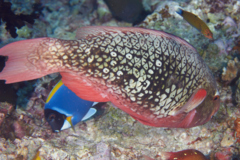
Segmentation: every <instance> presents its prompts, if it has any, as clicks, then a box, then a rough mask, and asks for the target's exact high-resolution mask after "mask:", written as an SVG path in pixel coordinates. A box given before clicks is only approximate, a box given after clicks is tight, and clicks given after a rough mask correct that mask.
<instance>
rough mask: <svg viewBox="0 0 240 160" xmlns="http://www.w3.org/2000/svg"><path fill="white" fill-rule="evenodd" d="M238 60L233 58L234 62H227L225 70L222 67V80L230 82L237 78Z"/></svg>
mask: <svg viewBox="0 0 240 160" xmlns="http://www.w3.org/2000/svg"><path fill="white" fill-rule="evenodd" d="M238 63H239V62H238V59H237V58H235V59H234V60H229V61H228V64H227V68H226V67H223V72H222V80H223V81H228V82H231V81H232V80H233V79H234V78H236V77H237V73H238V66H237V64H238Z"/></svg>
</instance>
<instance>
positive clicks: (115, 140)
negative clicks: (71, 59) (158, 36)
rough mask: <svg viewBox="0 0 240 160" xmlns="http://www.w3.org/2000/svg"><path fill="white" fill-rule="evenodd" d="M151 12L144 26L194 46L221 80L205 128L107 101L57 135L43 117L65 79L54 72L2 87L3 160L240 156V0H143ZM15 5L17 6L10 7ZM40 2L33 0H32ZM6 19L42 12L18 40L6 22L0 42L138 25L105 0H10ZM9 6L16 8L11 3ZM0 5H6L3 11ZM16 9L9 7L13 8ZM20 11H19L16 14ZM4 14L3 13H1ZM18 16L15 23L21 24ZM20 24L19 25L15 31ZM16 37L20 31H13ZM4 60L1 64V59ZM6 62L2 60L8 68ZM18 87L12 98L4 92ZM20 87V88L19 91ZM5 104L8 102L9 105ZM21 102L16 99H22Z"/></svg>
mask: <svg viewBox="0 0 240 160" xmlns="http://www.w3.org/2000/svg"><path fill="white" fill-rule="evenodd" d="M142 2H143V8H144V9H145V10H149V11H150V12H152V13H151V14H150V15H148V16H147V17H146V18H145V19H144V20H143V21H142V23H140V24H139V25H136V26H138V27H144V28H150V29H156V30H163V31H166V32H169V33H172V34H174V35H177V36H179V37H181V38H183V39H185V40H187V41H188V42H189V43H190V44H192V45H193V46H194V47H195V48H196V49H197V51H198V52H199V53H200V55H201V56H202V57H203V59H204V60H205V61H206V63H207V64H208V65H209V68H210V69H211V70H212V71H213V74H214V76H215V78H216V79H217V82H218V86H219V91H220V100H221V106H220V109H219V111H218V112H217V114H216V115H214V116H213V117H212V119H211V120H210V121H209V122H208V123H207V124H205V125H202V126H197V127H194V128H189V129H175V128H154V127H149V126H144V125H142V124H140V123H139V122H137V121H135V120H134V119H133V118H132V117H130V116H129V115H127V114H126V113H124V112H123V111H121V110H119V109H117V108H115V107H114V106H112V105H111V104H107V105H108V107H106V110H105V112H104V113H103V114H102V115H101V116H98V117H96V118H95V119H91V120H89V121H86V122H81V123H79V124H78V125H76V126H75V130H76V132H73V130H71V129H68V130H64V131H63V132H60V133H53V132H52V130H51V128H50V126H49V125H48V124H47V122H46V120H45V119H44V113H43V108H44V102H45V101H46V98H47V96H48V94H49V92H50V91H51V89H52V87H53V86H54V85H55V84H56V83H57V82H58V80H59V79H60V77H59V74H53V75H49V76H46V77H44V78H41V79H38V80H34V81H31V82H28V83H19V84H14V85H11V86H10V87H7V88H6V89H4V90H3V88H4V87H5V86H4V84H1V86H0V95H1V96H0V98H2V100H1V102H0V151H1V152H0V159H32V158H33V157H34V156H35V155H36V153H37V152H38V151H39V156H40V157H41V158H42V159H46V160H50V159H94V158H95V159H100V158H102V159H106V160H107V159H143V158H144V156H143V155H146V156H148V157H153V158H156V159H160V155H161V153H162V152H177V151H181V150H184V149H197V150H199V151H201V152H202V153H203V154H204V155H206V156H208V157H210V158H211V159H224V158H227V159H231V158H232V159H234V158H235V159H237V158H239V157H240V150H239V148H240V141H239V139H240V131H239V128H240V127H239V117H240V109H239V107H240V80H239V75H238V72H239V71H238V70H239V60H240V58H239V57H240V56H239V54H240V48H239V46H240V19H239V16H240V2H239V1H237V0H224V1H220V0H213V1H211V0H207V1H205V0H191V1H189V0H185V1H159V0H143V1H142ZM10 3H12V8H11V6H10ZM35 3H36V4H37V5H35V6H34V5H33V4H35ZM0 4H1V5H0V6H1V7H2V5H3V4H4V5H6V7H5V8H4V11H6V10H7V9H8V10H7V11H8V13H9V14H7V15H6V14H5V13H7V12H4V14H2V13H3V10H2V9H1V10H0V15H1V16H3V15H4V16H11V17H13V18H15V20H16V18H17V20H19V15H31V13H35V14H38V15H40V16H39V17H38V18H37V19H35V20H34V21H35V22H34V24H32V25H31V24H29V22H27V23H25V22H26V21H24V20H22V19H20V20H21V23H20V24H23V26H22V27H21V29H17V30H16V32H17V34H18V37H17V38H16V39H13V38H12V37H11V36H10V35H9V34H8V32H7V31H6V29H5V27H6V26H7V25H8V23H7V22H5V21H4V20H3V21H2V23H1V26H0V34H1V39H0V47H2V46H3V45H5V44H7V43H9V42H13V41H17V40H20V39H24V38H36V37H44V36H48V37H57V38H62V39H75V32H76V29H77V28H79V27H81V26H88V25H109V26H132V24H131V23H126V22H120V21H118V20H116V19H114V18H113V15H112V14H111V12H110V11H109V9H108V7H107V5H106V4H105V2H104V1H103V0H91V1H87V0H71V1H66V0H60V1H47V0H36V1H32V2H29V1H25V0H23V1H18V2H17V3H16V1H9V2H3V0H0ZM9 6H10V7H9ZM1 7H0V8H1ZM179 7H180V8H183V9H184V10H187V11H189V12H192V13H194V14H196V15H197V16H198V17H200V18H201V19H203V20H204V22H206V23H207V25H208V27H209V28H210V30H211V31H212V32H213V37H214V40H208V39H207V38H205V37H204V36H202V35H201V34H200V33H199V32H198V31H197V30H196V29H195V28H193V27H192V26H190V25H189V24H188V23H187V22H185V21H183V20H182V18H181V17H180V16H179V15H178V14H177V13H176V12H175V11H176V8H179ZM9 9H10V10H9ZM16 15H18V16H17V17H16ZM1 18H2V17H1ZM16 22H17V21H11V23H10V22H9V23H10V24H12V25H14V26H15V27H16V26H17V25H19V24H16ZM15 27H14V28H15ZM15 36H16V35H15ZM3 61H4V60H2V61H1V62H0V65H2V64H3ZM3 66H4V65H3ZM10 90H12V91H13V92H14V94H15V95H17V96H18V100H17V98H14V96H10V97H12V99H15V100H14V101H12V100H11V101H10V100H8V98H7V95H13V94H5V93H3V91H10ZM16 90H17V93H16ZM5 101H7V102H5ZM16 101H17V102H16ZM15 103H17V107H16V109H14V108H15Z"/></svg>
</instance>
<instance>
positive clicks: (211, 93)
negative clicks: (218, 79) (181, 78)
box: [188, 81, 220, 127]
mask: <svg viewBox="0 0 240 160" xmlns="http://www.w3.org/2000/svg"><path fill="white" fill-rule="evenodd" d="M205 87H206V88H205V89H206V91H207V96H206V98H205V99H204V101H203V102H202V103H201V104H200V105H199V106H198V107H197V108H196V114H195V116H194V118H193V120H192V122H191V123H190V124H189V126H188V127H192V126H197V125H202V124H205V123H206V122H208V121H209V120H210V119H211V118H212V116H213V115H214V114H215V113H216V112H217V110H218V109H219V107H220V94H219V91H218V89H217V86H216V83H214V81H212V82H210V83H208V84H207V85H206V86H205Z"/></svg>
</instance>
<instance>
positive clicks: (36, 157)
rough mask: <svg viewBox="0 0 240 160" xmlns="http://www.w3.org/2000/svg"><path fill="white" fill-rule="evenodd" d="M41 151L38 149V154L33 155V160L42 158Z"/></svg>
mask: <svg viewBox="0 0 240 160" xmlns="http://www.w3.org/2000/svg"><path fill="white" fill-rule="evenodd" d="M39 154H40V151H37V154H36V155H35V156H34V157H33V159H32V160H41V157H40V156H39Z"/></svg>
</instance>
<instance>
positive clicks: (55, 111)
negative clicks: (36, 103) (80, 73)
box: [44, 81, 99, 132]
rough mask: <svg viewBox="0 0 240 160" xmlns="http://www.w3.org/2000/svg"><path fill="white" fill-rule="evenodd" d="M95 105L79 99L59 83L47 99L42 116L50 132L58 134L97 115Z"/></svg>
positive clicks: (95, 103)
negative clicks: (48, 125)
mask: <svg viewBox="0 0 240 160" xmlns="http://www.w3.org/2000/svg"><path fill="white" fill-rule="evenodd" d="M97 104H99V103H98V102H91V101H86V100H83V99H81V98H79V97H78V96H77V95H76V94H75V93H73V92H72V91H71V90H70V89H68V88H67V87H66V86H65V85H64V84H63V83H62V81H59V82H58V83H57V84H56V86H55V87H54V88H53V89H52V91H51V92H50V94H49V96H48V98H47V101H46V104H45V109H44V114H45V118H46V120H47V122H48V123H49V124H50V126H51V128H52V130H53V131H54V132H59V131H61V130H64V129H67V128H70V127H72V128H73V126H74V125H76V124H77V123H79V122H81V121H85V120H87V119H89V118H91V117H92V116H93V115H95V114H96V113H97V109H96V108H94V106H95V105H97Z"/></svg>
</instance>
